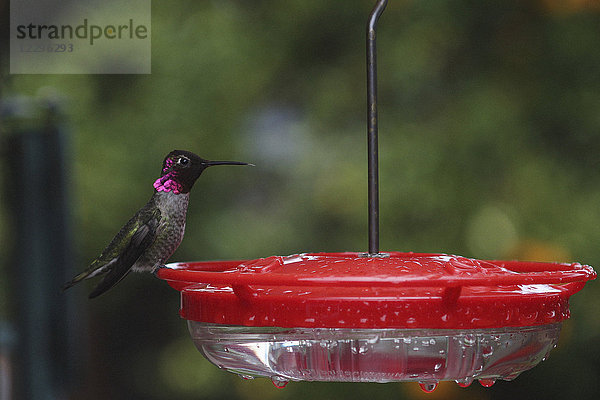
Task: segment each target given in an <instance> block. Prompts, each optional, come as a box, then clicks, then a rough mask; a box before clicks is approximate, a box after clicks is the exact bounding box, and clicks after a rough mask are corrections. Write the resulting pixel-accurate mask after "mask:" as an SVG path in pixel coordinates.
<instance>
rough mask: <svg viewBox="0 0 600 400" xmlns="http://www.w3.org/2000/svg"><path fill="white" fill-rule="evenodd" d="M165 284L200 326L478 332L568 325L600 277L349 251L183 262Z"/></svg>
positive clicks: (565, 268)
mask: <svg viewBox="0 0 600 400" xmlns="http://www.w3.org/2000/svg"><path fill="white" fill-rule="evenodd" d="M158 277H159V278H161V279H164V280H166V281H167V282H168V283H169V284H170V285H171V286H172V287H173V288H175V289H177V290H179V291H180V292H181V310H180V314H181V316H182V317H183V318H186V319H188V320H193V321H199V322H206V323H217V324H225V325H244V326H277V327H306V328H369V329H379V328H398V329H407V328H430V329H437V328H439V329H476V328H499V327H505V326H533V325H542V324H549V323H555V322H560V321H562V320H563V319H566V318H568V317H569V303H568V300H569V297H570V296H571V295H572V294H574V293H576V292H578V291H579V290H581V289H582V288H583V286H584V285H585V282H586V281H588V280H590V279H595V278H596V273H595V272H594V270H593V269H592V267H590V266H587V265H581V264H578V263H571V264H563V263H541V262H521V261H483V260H476V259H470V258H465V257H460V256H453V255H446V254H418V253H401V252H391V253H384V254H382V256H377V257H366V256H364V255H362V254H361V253H350V252H348V253H313V254H298V255H292V256H288V257H279V256H273V257H268V258H261V259H258V260H252V261H241V260H240V261H213V262H187V263H174V264H169V265H167V266H166V268H161V269H160V270H159V271H158Z"/></svg>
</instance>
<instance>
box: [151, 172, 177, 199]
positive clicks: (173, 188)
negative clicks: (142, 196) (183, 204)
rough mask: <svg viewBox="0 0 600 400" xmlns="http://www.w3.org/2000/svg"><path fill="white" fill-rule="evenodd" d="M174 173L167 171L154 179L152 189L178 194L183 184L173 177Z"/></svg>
mask: <svg viewBox="0 0 600 400" xmlns="http://www.w3.org/2000/svg"><path fill="white" fill-rule="evenodd" d="M175 178H176V177H175V174H173V173H168V174H166V175H163V176H161V177H160V178H158V179H157V180H156V181H154V189H156V191H157V192H173V193H174V194H180V193H181V190H182V189H183V185H182V184H181V183H179V182H177V180H176V179H175Z"/></svg>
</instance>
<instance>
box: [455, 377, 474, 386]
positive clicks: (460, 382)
mask: <svg viewBox="0 0 600 400" xmlns="http://www.w3.org/2000/svg"><path fill="white" fill-rule="evenodd" d="M454 382H456V384H457V385H458V386H460V387H464V388H466V387H469V386H470V385H471V383H473V378H464V379H458V380H456V381H454Z"/></svg>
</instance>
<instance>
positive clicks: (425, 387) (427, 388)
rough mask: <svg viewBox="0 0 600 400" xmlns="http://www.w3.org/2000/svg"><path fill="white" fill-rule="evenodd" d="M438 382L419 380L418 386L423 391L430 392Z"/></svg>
mask: <svg viewBox="0 0 600 400" xmlns="http://www.w3.org/2000/svg"><path fill="white" fill-rule="evenodd" d="M437 385H438V383H437V382H435V381H434V382H419V386H420V387H421V390H423V391H424V392H425V393H431V392H433V391H434V390H435V388H436V387H437Z"/></svg>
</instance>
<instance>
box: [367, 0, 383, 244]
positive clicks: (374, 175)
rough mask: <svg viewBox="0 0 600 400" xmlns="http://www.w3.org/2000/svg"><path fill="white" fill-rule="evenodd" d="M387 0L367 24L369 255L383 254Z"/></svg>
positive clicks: (375, 9) (376, 5) (377, 4)
mask: <svg viewBox="0 0 600 400" xmlns="http://www.w3.org/2000/svg"><path fill="white" fill-rule="evenodd" d="M386 5H387V0H379V1H377V3H376V4H375V7H373V10H372V11H371V15H370V16H369V22H368V24H367V144H368V145H367V152H368V164H369V167H368V186H369V194H368V196H369V253H368V255H369V256H377V255H379V154H378V149H377V147H378V142H377V135H378V131H377V40H376V36H377V35H376V27H377V21H378V20H379V17H380V16H381V14H382V13H383V10H384V9H385V6H386Z"/></svg>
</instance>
